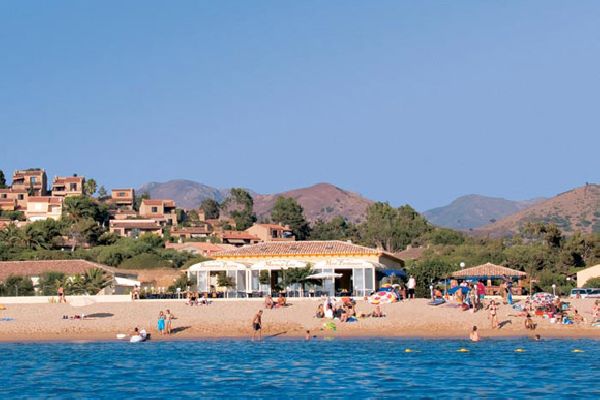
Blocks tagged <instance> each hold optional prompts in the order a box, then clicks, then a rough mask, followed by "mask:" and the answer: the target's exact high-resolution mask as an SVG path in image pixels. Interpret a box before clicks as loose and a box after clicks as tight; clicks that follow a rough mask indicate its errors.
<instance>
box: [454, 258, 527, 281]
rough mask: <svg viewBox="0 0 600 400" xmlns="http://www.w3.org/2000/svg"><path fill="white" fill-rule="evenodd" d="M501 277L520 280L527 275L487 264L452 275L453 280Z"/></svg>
mask: <svg viewBox="0 0 600 400" xmlns="http://www.w3.org/2000/svg"><path fill="white" fill-rule="evenodd" d="M503 275H506V276H508V277H521V278H522V277H525V275H527V274H526V273H525V272H523V271H517V270H516V269H511V268H507V267H504V266H502V265H496V264H492V263H489V262H488V263H485V264H482V265H478V266H476V267H471V268H465V269H463V270H460V271H456V272H454V273H452V277H453V278H470V277H473V278H493V277H502V276H503Z"/></svg>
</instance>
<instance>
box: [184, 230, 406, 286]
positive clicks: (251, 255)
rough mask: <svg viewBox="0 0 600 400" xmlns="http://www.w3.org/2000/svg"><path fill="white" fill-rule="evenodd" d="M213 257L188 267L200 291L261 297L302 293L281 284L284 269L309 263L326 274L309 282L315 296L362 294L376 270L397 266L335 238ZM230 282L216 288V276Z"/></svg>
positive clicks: (372, 251) (257, 246)
mask: <svg viewBox="0 0 600 400" xmlns="http://www.w3.org/2000/svg"><path fill="white" fill-rule="evenodd" d="M212 257H213V258H214V260H212V261H205V262H201V263H198V264H194V265H192V266H191V267H190V268H189V269H188V270H187V273H188V277H189V278H190V279H191V280H192V281H193V282H195V286H196V287H197V289H198V291H200V292H215V291H222V292H226V293H227V296H228V297H246V296H261V295H263V294H265V293H272V292H276V291H277V290H279V289H285V290H286V291H287V292H288V293H290V294H296V295H302V293H300V292H301V291H302V290H301V288H300V285H293V286H291V287H287V288H282V287H281V285H282V280H283V276H284V274H285V270H287V269H289V268H305V267H307V266H311V268H312V270H313V271H314V272H315V273H323V274H325V275H323V276H324V277H325V278H324V279H322V280H321V283H320V284H318V285H316V286H314V287H313V289H312V292H313V293H314V294H316V295H320V294H328V295H336V294H346V295H353V296H365V295H368V294H369V293H371V292H373V291H374V290H375V289H376V288H377V285H378V282H377V278H376V272H378V271H379V272H383V271H384V270H399V269H402V268H403V266H404V263H403V261H402V260H401V259H399V258H397V257H396V256H395V255H393V254H391V253H388V252H385V251H382V250H377V249H371V248H368V247H364V246H359V245H356V244H352V243H349V242H343V241H338V240H331V241H301V242H289V241H281V242H264V243H259V244H255V245H250V246H245V247H241V248H236V249H233V250H228V251H223V252H221V253H216V254H214V255H213V256H212ZM223 272H224V273H225V274H226V276H227V277H229V278H230V279H231V280H232V281H233V287H231V288H219V287H218V284H217V283H218V282H217V281H218V274H219V273H223Z"/></svg>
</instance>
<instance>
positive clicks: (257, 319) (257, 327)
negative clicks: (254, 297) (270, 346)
mask: <svg viewBox="0 0 600 400" xmlns="http://www.w3.org/2000/svg"><path fill="white" fill-rule="evenodd" d="M262 314H263V312H262V310H259V311H258V312H257V313H256V315H254V318H253V319H252V341H254V340H255V339H256V335H257V334H258V340H262Z"/></svg>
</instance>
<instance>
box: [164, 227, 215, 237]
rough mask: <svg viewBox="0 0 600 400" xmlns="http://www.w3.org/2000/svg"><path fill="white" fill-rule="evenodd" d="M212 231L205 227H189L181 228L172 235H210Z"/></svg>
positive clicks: (174, 230) (173, 231) (172, 232)
mask: <svg viewBox="0 0 600 400" xmlns="http://www.w3.org/2000/svg"><path fill="white" fill-rule="evenodd" d="M211 232H212V231H211V230H210V229H207V228H206V227H204V226H189V227H185V228H179V229H173V230H172V231H171V234H172V235H177V234H186V233H187V234H191V235H193V234H197V235H199V234H208V233H211Z"/></svg>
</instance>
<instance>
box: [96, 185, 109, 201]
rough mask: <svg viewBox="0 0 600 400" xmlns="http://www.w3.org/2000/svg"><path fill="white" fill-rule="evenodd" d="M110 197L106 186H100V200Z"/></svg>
mask: <svg viewBox="0 0 600 400" xmlns="http://www.w3.org/2000/svg"><path fill="white" fill-rule="evenodd" d="M107 197H108V192H107V191H106V188H105V187H104V186H100V189H98V198H99V199H100V200H104V199H106V198H107Z"/></svg>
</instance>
